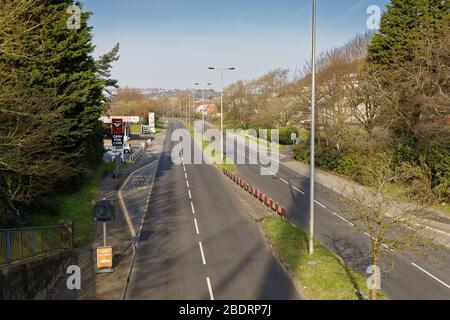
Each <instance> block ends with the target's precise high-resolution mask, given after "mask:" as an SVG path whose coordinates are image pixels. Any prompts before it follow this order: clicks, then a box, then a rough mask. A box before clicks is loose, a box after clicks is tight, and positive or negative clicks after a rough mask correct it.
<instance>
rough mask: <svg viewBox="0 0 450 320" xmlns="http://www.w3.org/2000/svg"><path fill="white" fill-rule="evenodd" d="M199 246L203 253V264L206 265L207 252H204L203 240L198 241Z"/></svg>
mask: <svg viewBox="0 0 450 320" xmlns="http://www.w3.org/2000/svg"><path fill="white" fill-rule="evenodd" d="M198 246H199V247H200V253H201V255H202V261H203V265H205V266H206V260H205V254H204V253H203V246H202V242H201V241H199V242H198Z"/></svg>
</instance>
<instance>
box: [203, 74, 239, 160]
mask: <svg viewBox="0 0 450 320" xmlns="http://www.w3.org/2000/svg"><path fill="white" fill-rule="evenodd" d="M208 69H209V70H217V71H219V72H220V136H221V137H220V153H221V154H222V157H223V72H224V71H231V70H236V68H234V67H232V68H216V67H209V68H208Z"/></svg>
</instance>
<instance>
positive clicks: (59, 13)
mask: <svg viewBox="0 0 450 320" xmlns="http://www.w3.org/2000/svg"><path fill="white" fill-rule="evenodd" d="M76 4H77V5H78V6H80V8H81V7H82V6H81V4H80V3H76ZM70 5H73V1H71V0H56V1H45V0H39V1H36V4H35V6H34V7H33V9H32V10H31V11H30V12H29V14H28V15H27V16H26V17H24V19H29V20H32V21H33V22H34V23H35V24H36V25H38V26H40V27H38V28H36V29H35V30H33V31H32V32H30V33H29V34H28V35H26V37H25V39H24V41H26V46H27V48H28V50H29V51H30V52H32V53H33V54H32V58H30V59H23V58H16V57H14V56H11V55H6V56H3V59H2V60H3V63H5V64H11V65H14V66H15V69H16V70H17V72H18V73H19V77H18V78H17V79H16V80H15V81H18V82H19V83H17V85H19V86H20V87H29V88H30V90H38V91H39V92H41V93H43V94H45V95H47V96H49V97H54V98H55V99H58V100H59V101H63V103H62V105H61V106H59V107H58V108H62V110H63V114H64V121H65V124H64V125H66V126H69V133H68V135H66V136H61V137H60V138H59V139H58V140H57V141H54V143H55V144H56V145H58V146H59V147H61V148H62V149H63V150H64V151H70V152H73V151H75V150H77V151H80V152H81V155H82V161H81V162H80V161H77V163H78V164H80V165H81V166H85V167H90V166H92V165H95V164H96V163H98V162H99V161H100V160H101V154H102V151H103V146H102V141H101V140H102V137H101V135H100V132H101V130H99V126H100V123H99V121H98V119H99V116H100V114H101V112H102V108H103V106H102V100H103V96H102V90H103V86H104V85H103V83H102V81H101V80H99V79H97V78H96V76H95V74H96V64H95V61H94V59H93V57H92V52H93V50H94V46H93V45H92V34H91V28H90V27H88V25H87V20H88V18H89V15H90V14H89V13H82V15H81V26H80V29H69V28H68V26H67V20H68V19H69V14H67V12H66V10H67V8H68V7H69V6H70ZM48 16H53V17H54V20H53V21H52V23H48V24H42V25H41V23H42V21H43V20H45V19H46V17H48ZM77 160H80V159H77Z"/></svg>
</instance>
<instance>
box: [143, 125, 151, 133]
mask: <svg viewBox="0 0 450 320" xmlns="http://www.w3.org/2000/svg"><path fill="white" fill-rule="evenodd" d="M141 132H142V134H150V133H151V131H150V126H146V125H142V126H141Z"/></svg>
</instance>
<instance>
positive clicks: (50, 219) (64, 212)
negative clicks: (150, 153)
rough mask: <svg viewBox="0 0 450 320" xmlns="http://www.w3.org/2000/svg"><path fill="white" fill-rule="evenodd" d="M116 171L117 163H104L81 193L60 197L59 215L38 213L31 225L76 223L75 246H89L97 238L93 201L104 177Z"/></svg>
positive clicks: (58, 200)
mask: <svg viewBox="0 0 450 320" xmlns="http://www.w3.org/2000/svg"><path fill="white" fill-rule="evenodd" d="M114 169H115V163H103V164H101V165H100V166H99V167H98V168H97V169H96V170H95V173H94V175H93V176H92V179H91V180H90V181H89V183H88V184H87V185H85V186H84V187H83V188H82V189H81V190H80V191H78V192H75V193H71V194H65V195H61V196H60V197H58V199H57V202H58V207H59V208H60V210H59V214H57V215H46V214H45V213H37V214H33V215H30V217H29V221H28V222H29V225H30V226H32V227H37V226H53V225H57V224H58V222H59V221H61V220H71V221H72V222H73V223H74V244H75V246H77V247H79V246H82V245H85V244H87V243H88V242H89V241H91V240H93V239H94V237H95V222H94V221H92V216H91V208H92V201H94V200H95V199H96V192H95V191H96V189H97V187H98V185H99V184H100V182H101V181H102V179H103V177H105V175H107V174H108V173H110V172H112V171H113V170H114Z"/></svg>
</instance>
